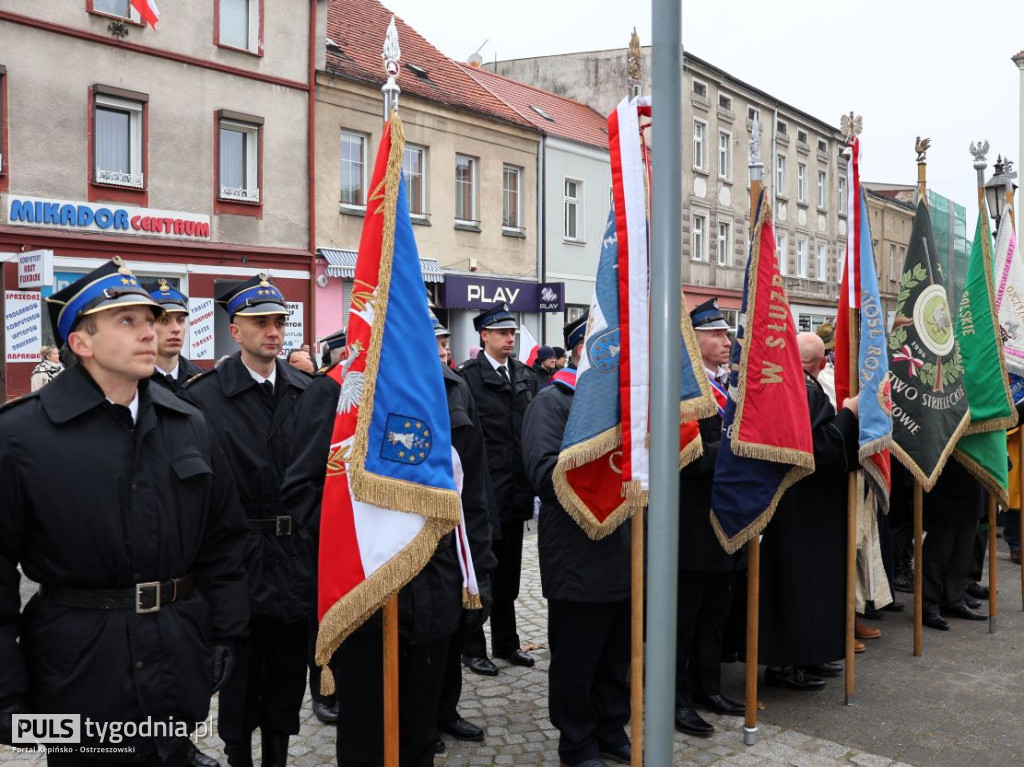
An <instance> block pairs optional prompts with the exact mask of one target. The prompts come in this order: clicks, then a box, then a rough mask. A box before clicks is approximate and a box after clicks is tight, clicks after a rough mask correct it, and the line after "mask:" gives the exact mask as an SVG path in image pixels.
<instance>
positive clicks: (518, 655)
mask: <svg viewBox="0 0 1024 767" xmlns="http://www.w3.org/2000/svg"><path fill="white" fill-rule="evenodd" d="M494 657H495V658H501V659H502V660H507V661H508V662H509V663H511V664H512V665H513V666H525V667H526V668H532V667H533V664H534V663H536V662H537V661H536V660H534V658H533V656H532V655H528V654H526V653H525V652H523V651H522V650H513V651H512V652H510V653H507V654H505V655H498V654H497V653H495V654H494Z"/></svg>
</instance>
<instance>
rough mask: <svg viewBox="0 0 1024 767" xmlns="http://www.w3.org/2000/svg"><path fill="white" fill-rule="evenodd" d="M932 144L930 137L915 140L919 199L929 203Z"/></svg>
mask: <svg viewBox="0 0 1024 767" xmlns="http://www.w3.org/2000/svg"><path fill="white" fill-rule="evenodd" d="M931 145H932V140H931V139H930V138H921V137H920V136H918V137H917V139H916V140H915V141H914V151H915V152H917V199H918V200H924V203H925V205H927V204H928V182H927V179H928V157H927V152H928V149H929V148H930V147H931Z"/></svg>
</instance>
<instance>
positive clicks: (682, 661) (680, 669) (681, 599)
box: [676, 571, 733, 708]
mask: <svg viewBox="0 0 1024 767" xmlns="http://www.w3.org/2000/svg"><path fill="white" fill-rule="evenodd" d="M732 577H733V574H732V573H730V572H720V573H701V572H690V571H682V572H680V573H679V592H678V608H679V612H678V619H677V622H676V708H692V707H693V694H694V691H695V690H696V692H697V694H698V695H720V694H721V692H722V627H723V626H724V625H725V622H726V620H727V618H728V617H729V606H730V604H731V603H732Z"/></svg>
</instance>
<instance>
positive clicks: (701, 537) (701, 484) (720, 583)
mask: <svg viewBox="0 0 1024 767" xmlns="http://www.w3.org/2000/svg"><path fill="white" fill-rule="evenodd" d="M690 322H691V323H692V324H693V329H694V331H696V336H697V346H698V349H699V351H700V357H701V360H702V361H703V363H704V374H705V375H706V376H707V378H708V382H709V383H710V385H711V388H712V393H713V394H714V396H715V401H716V403H717V404H718V412H717V413H715V414H714V415H712V416H709V417H707V418H702V419H701V420H700V421H699V422H698V426H699V428H700V439H701V444H702V445H703V448H704V452H703V454H702V455H701V457H700V458H698V459H697V460H695V461H693V462H692V463H689V464H687V466H686V467H684V468H683V469H682V471H680V472H679V596H678V605H679V612H678V621H677V629H676V717H675V719H676V729H678V730H680V731H681V732H685V733H688V734H690V735H697V736H701V737H707V736H709V735H711V734H712V733H713V732H714V731H715V728H714V727H712V726H711V724H709V723H708V722H707V721H705V720H704V719H703V718H702V717H701V716H700V715H699V714H698V713H697V711H696V709H694V707H693V704H694V698H695V697H696V698H697V700H699V701H700V702H701V703H703V704H704V705H706V706H707V707H708V708H710V709H711V710H712V711H715V712H717V713H719V714H727V715H732V716H739V715H741V714H743V704H742V703H737V702H736V701H733V700H730V699H729V698H726V697H725V696H723V695H722V629H723V627H724V626H725V622H726V620H727V618H728V617H729V607H730V605H731V604H732V592H733V578H734V577H735V573H736V563H737V559H738V557H737V556H736V555H734V554H726V553H725V550H724V549H723V548H722V545H721V544H720V543H719V542H718V538H716V537H715V531H714V530H713V529H712V527H711V480H712V477H713V475H714V471H715V459H716V458H717V456H718V443H719V442H720V441H721V439H722V417H723V416H724V415H725V405H726V402H727V398H728V395H727V394H726V391H725V386H724V385H723V384H722V382H721V380H720V371H721V370H722V368H723V366H725V365H726V364H728V362H729V349H730V348H732V343H731V342H730V341H729V323H727V322H726V321H725V317H724V316H723V315H722V312H721V311H720V310H719V308H718V302H717V301H716V300H715V299H711V300H710V301H706V302H705V303H703V304H701V305H700V306H698V307H697V308H695V309H694V310H693V311H692V312H690ZM696 372H697V375H700V372H699V371H696ZM694 692H696V693H697V695H696V696H695V695H694Z"/></svg>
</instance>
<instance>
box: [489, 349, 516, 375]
mask: <svg viewBox="0 0 1024 767" xmlns="http://www.w3.org/2000/svg"><path fill="white" fill-rule="evenodd" d="M484 357H486V358H487V361H488V362H490V363H491V367H492V368H494V369H495V370H497V369H498V368H501V367H503V368H505V370H506V371H507V370H508V369H509V361H510V360H511V357H509V358H506V360H505V361H504V362H498V361H497V360H496V359H494V357H492V356H491V355H490V354H488V353H487V352H484Z"/></svg>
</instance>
